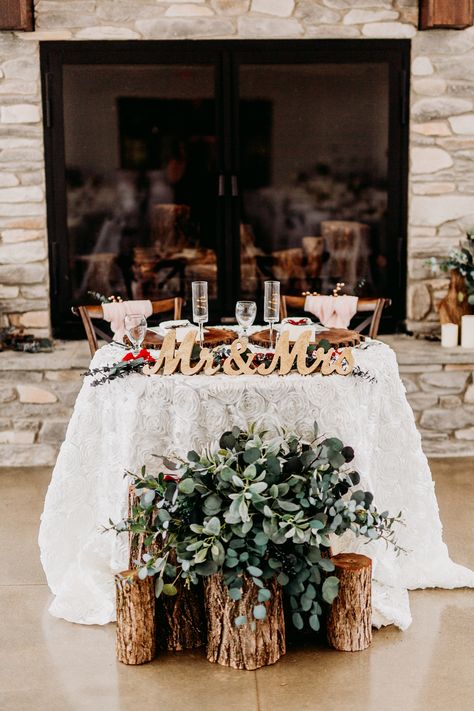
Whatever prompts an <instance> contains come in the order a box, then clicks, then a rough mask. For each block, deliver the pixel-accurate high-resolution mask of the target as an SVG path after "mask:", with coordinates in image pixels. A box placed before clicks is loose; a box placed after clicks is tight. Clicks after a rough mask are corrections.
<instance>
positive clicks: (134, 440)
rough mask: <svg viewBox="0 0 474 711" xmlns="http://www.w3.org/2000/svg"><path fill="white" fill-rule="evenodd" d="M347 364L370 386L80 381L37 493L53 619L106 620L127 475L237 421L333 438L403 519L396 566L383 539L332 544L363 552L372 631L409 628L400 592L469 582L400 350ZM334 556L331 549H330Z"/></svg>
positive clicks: (382, 349) (337, 381)
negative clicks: (452, 554)
mask: <svg viewBox="0 0 474 711" xmlns="http://www.w3.org/2000/svg"><path fill="white" fill-rule="evenodd" d="M353 353H354V357H355V360H356V363H357V364H358V365H359V366H360V367H361V368H362V369H363V370H364V371H368V372H369V373H370V375H371V376H373V377H374V378H375V379H376V380H375V382H369V381H368V380H366V379H363V378H360V377H356V376H354V375H349V376H345V377H343V376H337V375H332V376H322V375H320V374H317V375H312V376H301V375H298V374H297V373H295V374H290V375H287V376H284V377H282V376H279V375H270V376H258V375H254V376H243V375H242V376H236V377H229V376H226V375H223V374H218V375H214V376H205V375H195V376H183V375H173V376H159V375H155V376H151V377H145V376H143V375H138V374H133V375H129V376H127V377H126V378H124V379H121V380H115V381H114V382H112V383H108V384H104V385H101V386H99V387H91V385H90V379H89V378H86V380H85V382H84V385H83V387H82V390H81V392H80V394H79V396H78V399H77V402H76V406H75V408H74V413H73V416H72V418H71V421H70V424H69V427H68V431H67V434H66V440H65V442H64V443H63V445H62V447H61V451H60V453H59V457H58V461H57V464H56V467H55V469H54V472H53V477H52V481H51V484H50V487H49V489H48V493H47V496H46V502H45V508H44V513H43V515H42V520H41V528H40V535H39V543H40V547H41V560H42V563H43V567H44V570H45V572H46V576H47V579H48V584H49V586H50V588H51V590H52V592H53V593H54V595H55V599H54V600H53V602H52V604H51V607H50V612H51V613H52V614H53V615H55V616H57V617H62V618H64V619H66V620H70V621H72V622H78V623H83V624H105V623H107V622H110V621H113V620H114V619H115V602H114V583H113V575H114V573H115V572H118V571H120V570H123V569H124V568H126V567H127V559H128V550H127V537H126V535H119V536H117V535H116V534H115V533H113V532H106V533H105V532H104V531H103V528H104V526H107V524H108V521H109V519H112V520H113V521H118V520H120V519H121V518H122V516H123V515H124V514H125V513H126V506H127V490H128V481H127V478H126V477H124V472H125V470H128V471H138V469H139V468H140V467H141V466H142V465H143V464H146V465H147V466H148V467H149V469H150V471H154V470H156V469H157V466H158V462H157V460H156V459H155V458H154V457H152V454H166V455H168V456H171V455H173V454H178V455H185V454H186V453H187V452H188V451H189V450H190V449H200V448H201V447H203V446H204V445H208V444H209V443H212V442H215V441H216V439H217V438H218V437H219V435H220V434H221V433H222V432H223V431H224V430H226V429H228V428H230V427H231V426H232V425H238V426H240V427H246V426H247V425H248V424H249V423H251V422H255V423H257V425H261V426H262V428H265V429H267V430H269V429H270V430H271V429H272V428H281V427H284V428H287V429H288V428H289V429H292V430H294V431H296V432H297V433H298V434H300V435H302V436H311V433H312V425H313V421H314V420H316V421H317V422H318V423H319V428H320V432H321V433H327V434H328V435H329V436H337V437H339V438H340V439H341V440H342V441H343V442H344V444H347V445H351V446H352V447H353V448H354V450H355V453H356V458H355V460H354V462H353V464H354V466H355V467H356V468H357V469H358V471H359V472H360V473H361V476H362V482H361V486H364V487H366V488H367V489H369V490H371V491H373V493H374V495H375V503H376V505H377V506H378V507H379V509H380V510H384V509H388V510H389V511H390V512H391V513H393V514H398V512H400V511H402V514H403V518H404V523H405V526H403V527H399V529H398V535H397V538H398V542H399V544H400V545H401V546H402V547H403V548H404V549H406V551H407V552H406V553H405V554H401V555H399V556H398V557H397V556H396V555H395V554H394V552H393V550H392V549H391V548H390V547H389V548H387V547H386V546H385V544H384V543H383V542H381V541H375V542H370V543H369V544H368V545H366V544H365V543H363V541H360V540H354V539H353V538H349V537H347V538H346V539H345V540H338V541H337V546H338V549H339V550H341V549H344V550H345V551H349V550H350V551H363V552H364V553H366V554H367V555H369V556H371V557H372V558H373V561H374V590H373V607H374V623H375V624H376V625H377V626H380V625H384V624H390V623H395V624H396V625H398V627H400V628H401V629H405V628H406V627H408V626H409V624H410V622H411V615H410V608H409V603H408V593H407V589H409V588H424V587H444V588H454V587H462V586H474V573H473V572H471V571H470V570H468V569H467V568H464V567H462V566H460V565H456V564H455V563H453V562H452V561H451V560H450V558H449V555H448V551H447V548H446V546H445V544H444V543H443V540H442V527H441V522H440V519H439V513H438V505H437V501H436V497H435V493H434V484H433V481H432V478H431V473H430V470H429V467H428V463H427V460H426V457H425V455H424V454H423V452H422V449H421V440H420V435H419V433H418V431H417V429H416V427H415V422H414V418H413V413H412V411H411V408H410V406H409V405H408V403H407V401H406V398H405V390H404V387H403V384H402V382H401V380H400V377H399V374H398V368H397V363H396V359H395V354H394V353H393V351H392V350H391V349H390V348H389V347H388V346H386V345H384V344H381V343H378V342H373V343H372V344H371V345H370V346H369V347H367V348H365V349H359V348H357V349H354V351H353ZM122 355H123V351H122V350H121V349H118V348H117V347H114V346H111V345H108V346H105V347H104V348H102V349H100V350H99V351H98V352H97V353H96V355H95V356H94V359H93V361H92V367H98V366H102V365H105V364H107V363H109V364H110V363H112V362H116V361H117V360H120V358H121V357H122ZM336 552H337V550H336Z"/></svg>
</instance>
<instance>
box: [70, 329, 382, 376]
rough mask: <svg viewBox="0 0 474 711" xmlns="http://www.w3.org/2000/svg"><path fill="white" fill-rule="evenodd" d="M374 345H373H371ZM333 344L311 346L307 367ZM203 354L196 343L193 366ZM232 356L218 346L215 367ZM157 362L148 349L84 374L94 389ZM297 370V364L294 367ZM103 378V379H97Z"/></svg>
mask: <svg viewBox="0 0 474 711" xmlns="http://www.w3.org/2000/svg"><path fill="white" fill-rule="evenodd" d="M371 345H372V344H371ZM331 347H332V346H331V344H330V343H329V341H327V340H326V339H323V340H321V341H320V342H319V343H318V344H311V345H310V346H308V349H307V358H306V365H307V366H308V367H309V366H310V365H311V363H312V362H313V360H314V359H315V358H316V357H317V350H318V348H323V349H324V352H325V353H327V352H328V350H329V349H330V348H331ZM200 353H201V348H200V346H199V345H198V344H197V343H196V344H195V345H194V347H193V351H192V357H191V364H192V363H195V362H197V361H198V360H199V358H200ZM229 355H230V348H229V347H228V346H218V347H217V348H214V349H213V356H214V360H213V365H214V366H216V365H222V364H223V363H224V361H225V360H226V358H228V357H229ZM242 357H243V358H246V357H247V358H249V357H251V358H252V360H253V363H254V365H255V367H257V366H258V365H260V364H261V363H268V362H270V361H271V359H272V358H273V353H271V352H270V353H269V352H261V353H253V352H252V351H250V350H247V351H245V352H244V353H242ZM154 362H155V361H154V359H153V356H152V355H151V353H150V352H149V351H147V350H146V349H142V350H141V351H140V353H139V354H138V357H136V358H133V357H132V356H131V355H130V354H128V355H127V356H125V358H123V359H122V360H121V361H118V362H117V363H113V364H112V365H105V366H102V367H100V368H91V369H89V370H87V371H86V372H85V373H83V375H84V376H87V377H92V378H94V380H92V381H91V386H92V387H97V386H98V385H103V384H104V383H110V382H112V381H113V380H116V379H117V378H123V377H125V376H126V375H130V374H131V373H142V370H143V367H144V366H145V365H147V364H150V363H151V364H153V363H154ZM293 367H294V368H295V369H296V364H295V365H294V366H293ZM350 375H352V376H354V377H359V378H362V379H363V380H367V381H368V382H371V383H375V382H377V379H376V378H375V376H373V375H371V374H370V373H369V372H368V371H366V370H363V369H362V368H360V366H355V367H354V369H353V370H352V372H351V373H350ZM96 376H101V377H96Z"/></svg>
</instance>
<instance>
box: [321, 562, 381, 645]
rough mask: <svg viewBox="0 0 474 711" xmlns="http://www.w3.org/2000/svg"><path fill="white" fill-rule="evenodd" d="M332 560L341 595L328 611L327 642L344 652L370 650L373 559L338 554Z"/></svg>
mask: <svg viewBox="0 0 474 711" xmlns="http://www.w3.org/2000/svg"><path fill="white" fill-rule="evenodd" d="M331 560H332V562H333V563H334V565H335V566H336V569H335V572H334V575H336V576H337V577H338V578H339V594H338V596H337V598H336V599H335V600H334V602H333V603H332V607H331V610H330V612H329V618H328V622H327V636H328V642H329V644H330V645H331V647H334V649H339V650H341V651H344V652H358V651H360V650H362V649H367V647H368V646H369V645H370V643H371V642H372V560H371V559H370V558H367V557H366V556H365V555H358V554H357V553H339V555H335V556H334V557H333V558H331Z"/></svg>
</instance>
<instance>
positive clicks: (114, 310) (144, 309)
mask: <svg viewBox="0 0 474 711" xmlns="http://www.w3.org/2000/svg"><path fill="white" fill-rule="evenodd" d="M102 313H103V314H104V321H108V322H109V323H110V328H111V329H112V333H113V334H114V340H116V341H120V342H122V341H123V337H124V335H125V328H124V319H125V316H130V315H132V314H133V315H137V316H144V317H145V318H149V317H150V316H151V314H152V313H153V306H152V305H151V301H147V300H144V301H118V302H117V301H116V302H112V303H109V304H102Z"/></svg>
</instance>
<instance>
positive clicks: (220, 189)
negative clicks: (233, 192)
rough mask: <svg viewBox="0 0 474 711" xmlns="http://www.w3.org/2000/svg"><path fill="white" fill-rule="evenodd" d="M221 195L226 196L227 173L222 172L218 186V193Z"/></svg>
mask: <svg viewBox="0 0 474 711" xmlns="http://www.w3.org/2000/svg"><path fill="white" fill-rule="evenodd" d="M217 194H218V195H219V197H224V196H225V175H223V174H222V173H221V174H220V175H219V186H218V193H217Z"/></svg>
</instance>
